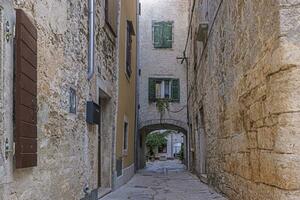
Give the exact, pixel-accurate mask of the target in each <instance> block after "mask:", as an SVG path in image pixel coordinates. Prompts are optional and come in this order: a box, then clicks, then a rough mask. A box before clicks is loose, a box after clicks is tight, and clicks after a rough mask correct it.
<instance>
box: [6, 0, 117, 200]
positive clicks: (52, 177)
mask: <svg viewBox="0 0 300 200" xmlns="http://www.w3.org/2000/svg"><path fill="white" fill-rule="evenodd" d="M105 2H106V3H105ZM0 7H1V8H0V12H1V13H0V14H1V18H0V24H1V26H0V27H1V28H0V29H1V34H0V44H1V46H0V49H1V54H0V56H1V57H0V61H1V62H0V147H1V148H0V149H1V150H0V199H1V200H10V199H22V200H27V199H28V200H35V199H36V200H40V199H45V200H46V199H49V200H53V199H81V198H82V197H84V190H85V189H86V190H87V187H88V188H89V189H88V190H87V192H88V193H89V192H91V191H93V190H94V193H97V192H98V191H99V192H103V191H105V190H104V188H108V189H110V188H112V187H113V180H114V178H113V174H112V172H114V171H115V160H116V159H115V151H114V149H115V143H114V137H115V129H116V110H117V109H116V108H117V104H118V102H117V84H118V70H117V63H118V60H117V59H116V58H117V55H118V48H117V47H118V45H117V41H118V40H117V35H118V26H117V23H118V19H119V15H118V13H119V9H118V8H119V1H118V0H116V1H111V0H109V1H105V0H101V1H95V3H94V8H95V10H94V14H95V15H94V16H95V17H94V19H95V26H94V30H95V37H94V41H95V43H94V48H93V49H94V52H95V54H94V59H93V60H94V65H93V64H92V65H89V64H88V57H89V53H88V52H89V51H88V46H89V45H88V44H89V41H92V40H89V33H91V30H92V29H89V28H88V27H89V26H88V25H89V22H90V21H91V20H88V18H89V17H88V16H89V13H91V14H92V12H89V10H90V8H91V5H88V1H80V0H72V1H54V0H39V1H35V0H15V1H11V0H1V1H0ZM15 8H18V9H20V10H19V11H17V16H16V10H15ZM16 23H17V24H16ZM15 25H16V26H15ZM14 27H16V29H14ZM14 30H16V31H15V32H14ZM14 33H15V34H16V48H15V51H14V49H13V44H14V39H13V36H14ZM20 47H22V48H20ZM90 52H91V53H92V51H90ZM14 55H15V56H16V60H17V61H16V62H17V63H16V64H15V65H14ZM90 55H92V54H90ZM22 56H23V57H22ZM18 59H20V60H18ZM22 59H25V60H22ZM91 60H92V59H91ZM18 62H21V63H22V64H20V63H18ZM24 63H25V64H24ZM90 64H91V63H90ZM88 66H92V67H94V74H92V73H91V72H92V68H89V69H90V71H89V72H90V74H89V75H90V77H89V78H90V79H88V76H87V72H88ZM16 72H18V73H21V75H20V74H15V73H16ZM14 74H15V79H14ZM19 75H20V76H19ZM20 92H23V93H20ZM26 95H27V96H26ZM16 96H17V97H21V99H19V98H16ZM35 96H36V97H35ZM31 99H32V101H31ZM14 100H15V101H14ZM20 100H21V102H20ZM88 101H93V102H94V104H89V105H94V106H95V109H93V111H95V112H99V109H98V110H97V106H98V105H99V106H100V112H101V121H100V120H99V119H98V121H97V120H96V119H97V118H94V120H92V121H90V122H94V123H95V124H92V123H87V122H86V115H87V102H88ZM14 107H15V109H14ZM20 113H21V114H20ZM20 116H21V117H20ZM89 116H92V115H89ZM27 120H29V121H30V123H29V122H28V121H27ZM16 121H17V123H16ZM19 122H20V123H21V124H22V125H23V126H22V127H20V126H19V124H18V123H19ZM97 124H99V125H97ZM14 129H16V131H14ZM24 135H26V138H25V137H24ZM31 137H32V138H31ZM98 188H99V190H98Z"/></svg>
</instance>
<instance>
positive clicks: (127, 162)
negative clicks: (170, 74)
mask: <svg viewBox="0 0 300 200" xmlns="http://www.w3.org/2000/svg"><path fill="white" fill-rule="evenodd" d="M137 5H138V4H137V1H136V0H129V1H126V2H125V1H121V11H120V12H121V14H120V26H119V27H120V30H119V64H118V65H119V83H118V111H117V135H116V172H115V177H116V184H115V188H117V187H119V186H121V185H123V184H124V183H126V182H127V181H128V180H130V178H131V177H132V176H133V175H134V171H135V168H134V167H135V166H134V163H135V155H134V154H135V148H134V146H135V133H136V98H135V96H136V84H137V82H136V75H137V67H136V66H137V64H136V63H137V51H136V50H137V48H136V46H137V45H136V41H137V36H138V30H137V16H138V13H137Z"/></svg>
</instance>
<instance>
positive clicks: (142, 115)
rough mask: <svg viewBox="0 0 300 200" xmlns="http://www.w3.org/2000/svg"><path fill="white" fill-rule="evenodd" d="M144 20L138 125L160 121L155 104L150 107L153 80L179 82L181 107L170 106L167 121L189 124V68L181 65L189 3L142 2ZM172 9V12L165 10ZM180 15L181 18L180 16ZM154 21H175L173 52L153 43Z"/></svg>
mask: <svg viewBox="0 0 300 200" xmlns="http://www.w3.org/2000/svg"><path fill="white" fill-rule="evenodd" d="M140 2H141V7H142V9H141V16H140V19H139V20H140V21H139V28H140V30H141V31H140V38H139V49H140V57H139V60H140V62H139V65H140V66H139V68H140V69H141V75H140V77H139V104H140V110H139V122H144V121H147V120H153V119H160V114H159V112H157V108H156V104H155V103H151V104H149V97H148V79H149V78H150V77H151V78H179V79H180V103H170V110H171V111H179V110H181V111H180V112H175V113H171V112H169V113H166V114H165V116H164V118H165V119H174V120H179V121H182V122H186V115H187V114H186V107H185V106H186V105H187V101H186V96H187V94H186V68H185V65H183V64H181V60H177V59H176V58H177V57H182V52H183V50H184V45H185V41H186V35H187V26H188V1H185V0H172V1H170V0H167V1H159V0H154V1H153V0H141V1H140ZM166 8H170V9H166ZM179 13H180V14H179ZM153 21H174V29H173V35H174V42H173V48H172V49H155V48H154V47H153V42H152V22H153Z"/></svg>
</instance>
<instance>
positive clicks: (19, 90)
mask: <svg viewBox="0 0 300 200" xmlns="http://www.w3.org/2000/svg"><path fill="white" fill-rule="evenodd" d="M15 59H16V66H15V143H16V153H15V159H16V168H17V169H18V168H26V167H33V166H36V165H37V29H36V28H35V26H34V25H33V24H32V23H31V21H30V20H29V18H28V17H27V16H26V14H25V13H24V12H23V11H22V10H19V9H18V10H16V57H15Z"/></svg>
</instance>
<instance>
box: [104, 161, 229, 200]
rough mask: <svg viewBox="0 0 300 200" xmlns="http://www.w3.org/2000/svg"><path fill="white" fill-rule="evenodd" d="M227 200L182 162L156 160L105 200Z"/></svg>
mask: <svg viewBox="0 0 300 200" xmlns="http://www.w3.org/2000/svg"><path fill="white" fill-rule="evenodd" d="M126 199H131V200H226V198H224V197H222V196H221V195H219V194H218V193H216V192H215V191H214V190H213V189H211V188H209V187H208V186H207V185H206V184H203V183H202V182H200V181H199V179H198V178H197V177H196V176H194V175H193V174H191V173H189V172H187V171H186V170H185V167H184V165H182V164H180V162H179V161H177V160H174V161H156V162H154V163H148V165H147V168H146V169H144V170H141V171H140V172H139V173H137V174H136V175H135V176H134V177H133V178H132V180H131V181H129V183H127V184H126V185H124V186H123V187H121V188H119V189H118V190H116V191H114V192H112V193H110V194H109V195H107V196H105V197H104V198H102V199H101V200H126Z"/></svg>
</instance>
